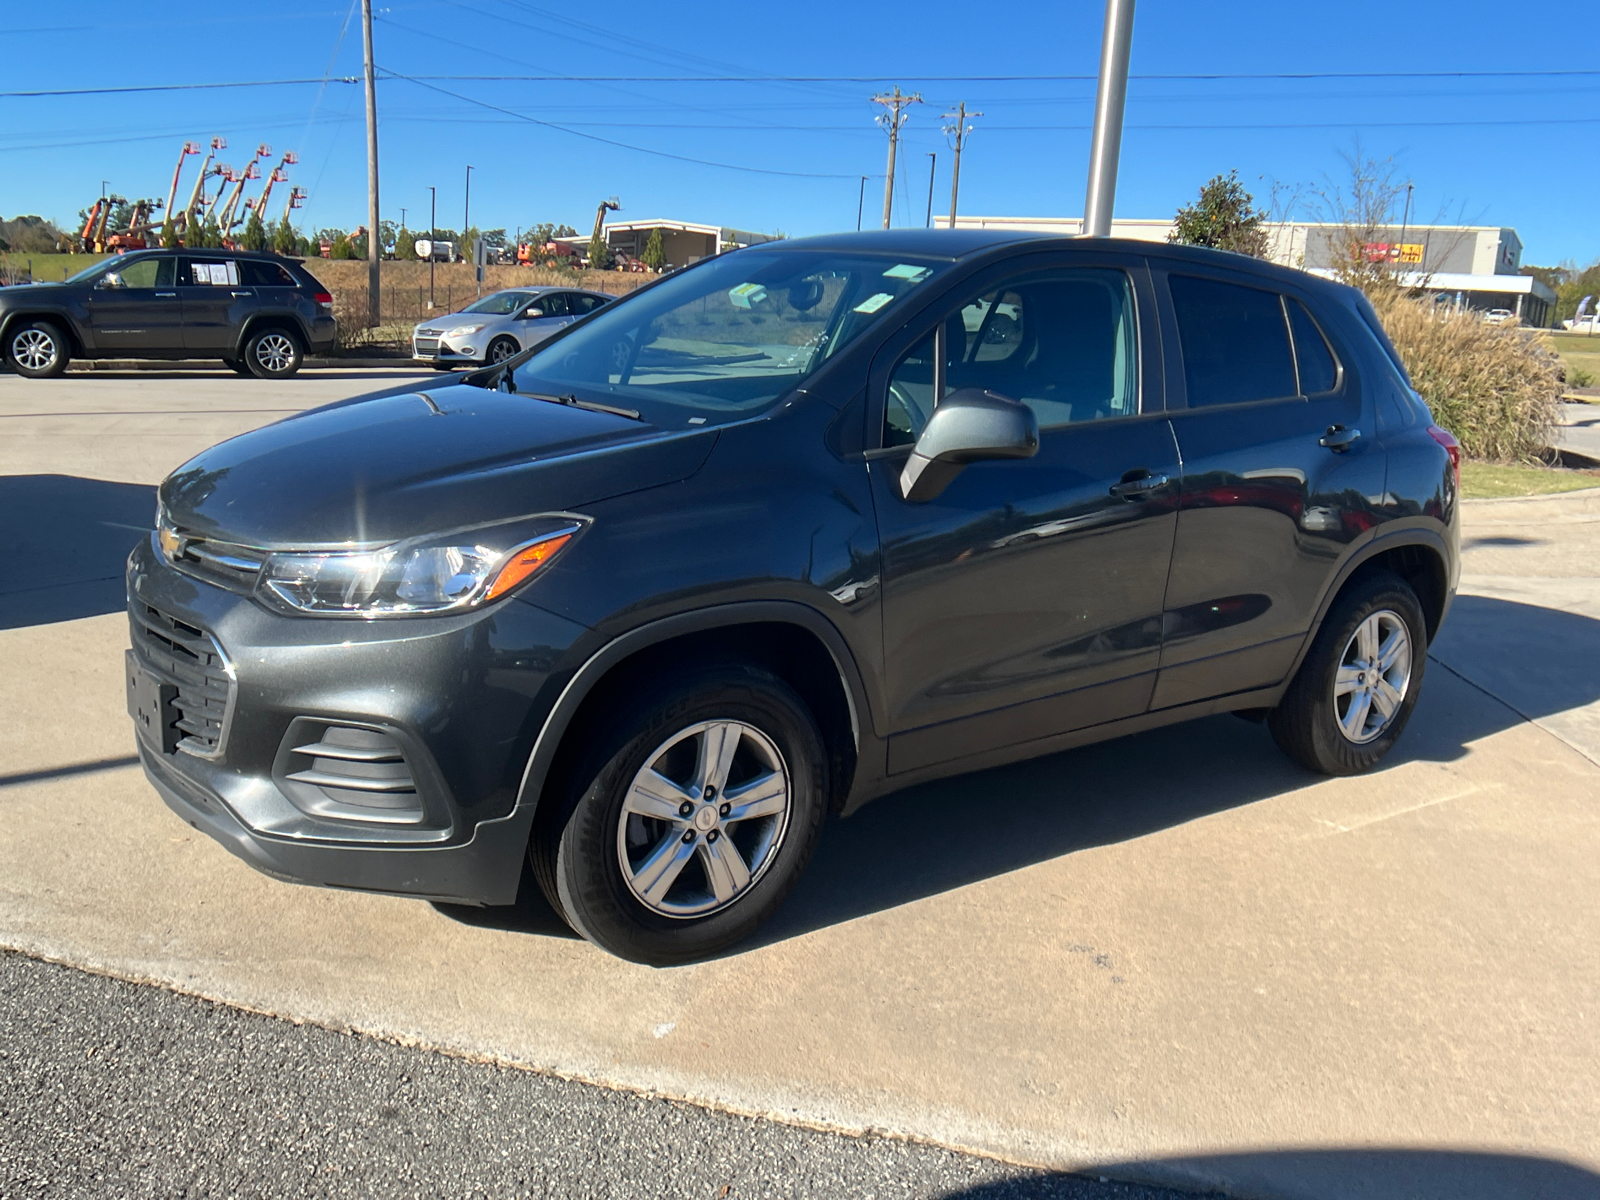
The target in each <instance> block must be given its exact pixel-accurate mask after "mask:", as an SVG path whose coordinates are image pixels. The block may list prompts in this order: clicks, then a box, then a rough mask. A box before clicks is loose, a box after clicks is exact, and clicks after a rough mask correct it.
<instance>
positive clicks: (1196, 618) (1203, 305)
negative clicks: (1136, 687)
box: [1154, 263, 1386, 708]
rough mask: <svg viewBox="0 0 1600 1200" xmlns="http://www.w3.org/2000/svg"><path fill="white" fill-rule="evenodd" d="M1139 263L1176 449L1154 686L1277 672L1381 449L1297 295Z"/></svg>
mask: <svg viewBox="0 0 1600 1200" xmlns="http://www.w3.org/2000/svg"><path fill="white" fill-rule="evenodd" d="M1154 275H1155V281H1156V286H1157V291H1158V294H1160V293H1162V292H1164V293H1165V295H1166V296H1167V297H1168V298H1169V303H1168V306H1167V307H1166V308H1165V311H1164V321H1165V322H1166V324H1165V325H1164V327H1163V328H1164V329H1166V330H1169V331H1170V334H1171V336H1168V337H1166V338H1164V341H1165V343H1166V344H1167V348H1168V352H1169V355H1170V357H1169V359H1168V368H1169V369H1168V372H1167V378H1168V389H1167V402H1168V407H1169V411H1170V412H1171V415H1172V425H1173V428H1174V429H1175V430H1176V431H1177V437H1178V445H1179V447H1180V449H1181V450H1182V454H1183V463H1184V481H1183V497H1182V500H1181V505H1180V511H1179V514H1178V536H1177V543H1176V545H1175V547H1174V550H1173V559H1172V579H1171V583H1170V584H1169V585H1168V588H1167V615H1166V638H1165V646H1164V648H1163V650H1162V655H1161V677H1160V681H1159V682H1158V684H1157V687H1156V696H1155V701H1154V706H1155V707H1156V708H1167V707H1170V706H1173V705H1178V704H1186V703H1189V702H1191V701H1196V700H1203V699H1206V698H1208V697H1211V696H1218V695H1223V694H1226V693H1230V692H1242V691H1248V690H1251V689H1254V688H1261V687H1270V686H1272V685H1273V684H1276V683H1278V682H1280V681H1281V680H1282V679H1283V678H1284V677H1285V676H1286V675H1287V674H1288V672H1289V669H1290V667H1292V666H1293V665H1294V660H1295V657H1296V655H1297V654H1298V652H1299V649H1300V646H1301V644H1302V643H1303V641H1304V639H1305V635H1306V632H1307V631H1308V630H1309V629H1310V627H1311V622H1312V620H1313V618H1314V617H1315V615H1316V609H1317V605H1318V602H1319V600H1320V599H1321V597H1322V595H1323V593H1324V591H1325V589H1326V588H1327V586H1328V584H1329V582H1330V580H1331V578H1332V575H1333V572H1334V571H1335V569H1336V568H1337V567H1338V564H1339V562H1340V561H1341V559H1342V557H1343V555H1344V553H1345V550H1346V548H1347V547H1348V546H1349V544H1350V543H1351V542H1353V541H1355V540H1356V539H1358V538H1360V537H1362V536H1364V535H1365V534H1366V533H1367V532H1368V531H1369V530H1371V529H1372V528H1373V527H1374V526H1375V525H1376V524H1377V523H1378V521H1379V519H1380V514H1381V511H1382V504H1383V491H1384V472H1385V468H1386V456H1385V454H1384V452H1383V449H1382V447H1381V446H1380V445H1379V443H1378V439H1377V436H1376V434H1377V427H1376V417H1375V413H1374V411H1373V403H1372V397H1371V395H1363V393H1362V390H1361V387H1360V380H1359V379H1358V378H1356V377H1355V375H1354V374H1353V373H1347V372H1346V371H1345V370H1344V368H1343V366H1342V365H1341V362H1340V358H1341V355H1340V353H1339V352H1338V347H1337V346H1336V345H1335V343H1336V342H1337V340H1338V337H1337V332H1336V331H1335V330H1334V329H1333V328H1332V327H1331V326H1329V327H1327V328H1326V329H1325V328H1324V323H1322V322H1319V321H1318V320H1317V319H1316V318H1315V317H1314V315H1313V314H1312V312H1311V309H1310V308H1309V307H1308V306H1307V301H1308V300H1309V299H1310V297H1306V298H1301V297H1299V296H1296V295H1294V294H1293V289H1292V287H1289V286H1286V285H1284V286H1276V285H1272V284H1268V285H1267V286H1262V284H1263V281H1262V280H1261V279H1260V278H1259V277H1256V276H1246V275H1237V276H1236V275H1233V274H1232V273H1229V272H1223V271H1204V272H1202V271H1199V270H1195V269H1193V268H1191V267H1189V266H1188V265H1187V264H1184V265H1181V266H1180V265H1179V264H1176V263H1174V264H1172V266H1171V269H1170V272H1169V271H1167V270H1163V269H1161V268H1159V267H1158V268H1157V269H1156V270H1155V272H1154ZM1330 335H1331V336H1332V338H1333V340H1332V341H1330ZM1342 357H1344V358H1345V359H1349V358H1350V357H1351V356H1350V355H1349V354H1348V353H1346V354H1344V355H1343V356H1342Z"/></svg>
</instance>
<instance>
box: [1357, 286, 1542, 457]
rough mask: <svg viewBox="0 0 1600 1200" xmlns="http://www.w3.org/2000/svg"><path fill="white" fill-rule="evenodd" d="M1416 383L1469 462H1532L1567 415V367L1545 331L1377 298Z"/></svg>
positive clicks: (1394, 295)
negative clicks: (1563, 377) (1564, 400)
mask: <svg viewBox="0 0 1600 1200" xmlns="http://www.w3.org/2000/svg"><path fill="white" fill-rule="evenodd" d="M1371 299H1372V303H1373V306H1374V307H1375V308H1376V309H1377V310H1378V315H1379V316H1380V317H1381V318H1382V319H1383V325H1384V328H1385V329H1386V330H1388V333H1389V337H1390V339H1391V340H1392V341H1393V342H1394V344H1395V348H1396V349H1397V350H1399V351H1400V357H1401V358H1402V359H1403V360H1404V361H1405V364H1406V370H1407V371H1409V372H1410V374H1411V381H1412V383H1413V384H1414V385H1415V386H1416V389H1417V391H1418V392H1420V393H1421V394H1422V398H1423V399H1424V400H1426V401H1427V402H1428V407H1429V408H1431V409H1432V410H1433V415H1434V418H1435V419H1436V420H1437V421H1438V422H1439V424H1440V425H1442V426H1443V427H1444V428H1446V429H1448V430H1449V431H1450V432H1451V433H1453V434H1455V435H1456V437H1457V438H1458V439H1460V441H1461V449H1462V451H1463V452H1464V453H1465V454H1466V455H1467V457H1469V458H1477V459H1487V460H1490V461H1493V462H1503V463H1510V462H1529V461H1531V460H1533V459H1534V458H1536V457H1537V456H1538V454H1539V452H1540V451H1541V450H1543V449H1545V448H1546V447H1547V446H1549V445H1550V441H1551V430H1552V427H1553V426H1554V425H1555V424H1556V422H1557V421H1558V420H1559V418H1560V413H1561V381H1560V376H1561V362H1560V359H1559V358H1557V357H1556V355H1555V353H1554V351H1553V350H1551V348H1550V346H1549V344H1548V342H1547V340H1546V338H1545V337H1544V336H1543V335H1541V334H1540V333H1539V332H1537V331H1535V330H1530V329H1522V328H1520V327H1517V326H1514V325H1489V324H1486V323H1485V322H1484V321H1482V320H1481V319H1480V318H1478V317H1476V316H1474V315H1472V314H1470V313H1459V314H1458V313H1448V312H1439V311H1437V310H1435V309H1433V308H1431V307H1429V306H1425V305H1422V304H1419V303H1417V302H1416V301H1414V300H1410V299H1407V298H1406V297H1404V296H1403V295H1401V294H1400V293H1399V292H1398V290H1394V291H1389V292H1384V291H1382V290H1378V294H1376V295H1373V296H1372V297H1371Z"/></svg>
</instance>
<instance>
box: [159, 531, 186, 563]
mask: <svg viewBox="0 0 1600 1200" xmlns="http://www.w3.org/2000/svg"><path fill="white" fill-rule="evenodd" d="M157 536H158V537H159V538H160V540H161V553H163V554H165V555H166V556H167V558H168V560H176V559H177V557H178V555H180V554H182V553H183V538H182V536H181V535H180V534H179V533H178V531H177V530H176V529H173V528H171V527H169V526H166V525H163V526H162V527H161V529H160V532H159V533H158V535H157Z"/></svg>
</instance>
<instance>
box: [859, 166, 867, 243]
mask: <svg viewBox="0 0 1600 1200" xmlns="http://www.w3.org/2000/svg"><path fill="white" fill-rule="evenodd" d="M866 202H867V177H866V176H865V175H863V176H862V177H861V195H859V196H858V197H856V232H857V233H860V232H861V209H862V207H863V206H864V205H865V204H866Z"/></svg>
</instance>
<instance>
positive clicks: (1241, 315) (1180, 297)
mask: <svg viewBox="0 0 1600 1200" xmlns="http://www.w3.org/2000/svg"><path fill="white" fill-rule="evenodd" d="M1167 283H1168V288H1169V290H1170V292H1171V294H1172V307H1173V310H1174V313H1175V314H1176V316H1177V318H1178V341H1179V343H1180V345H1181V346H1182V348H1183V378H1184V386H1185V389H1186V390H1187V393H1188V398H1189V407H1190V408H1208V407H1212V406H1214V405H1218V404H1243V403H1247V402H1249V401H1252V400H1281V399H1285V398H1287V397H1291V396H1294V395H1296V394H1297V393H1298V388H1297V387H1296V384H1295V373H1294V356H1293V354H1292V353H1291V351H1290V349H1289V326H1288V323H1287V322H1286V321H1285V320H1284V314H1283V300H1282V299H1281V298H1280V297H1279V295H1278V293H1277V292H1269V291H1265V290H1264V289H1262V288H1253V287H1245V286H1243V285H1241V284H1237V283H1223V282H1222V281H1220V280H1216V279H1201V278H1198V277H1196V276H1192V275H1172V276H1169V277H1168V281H1167Z"/></svg>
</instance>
